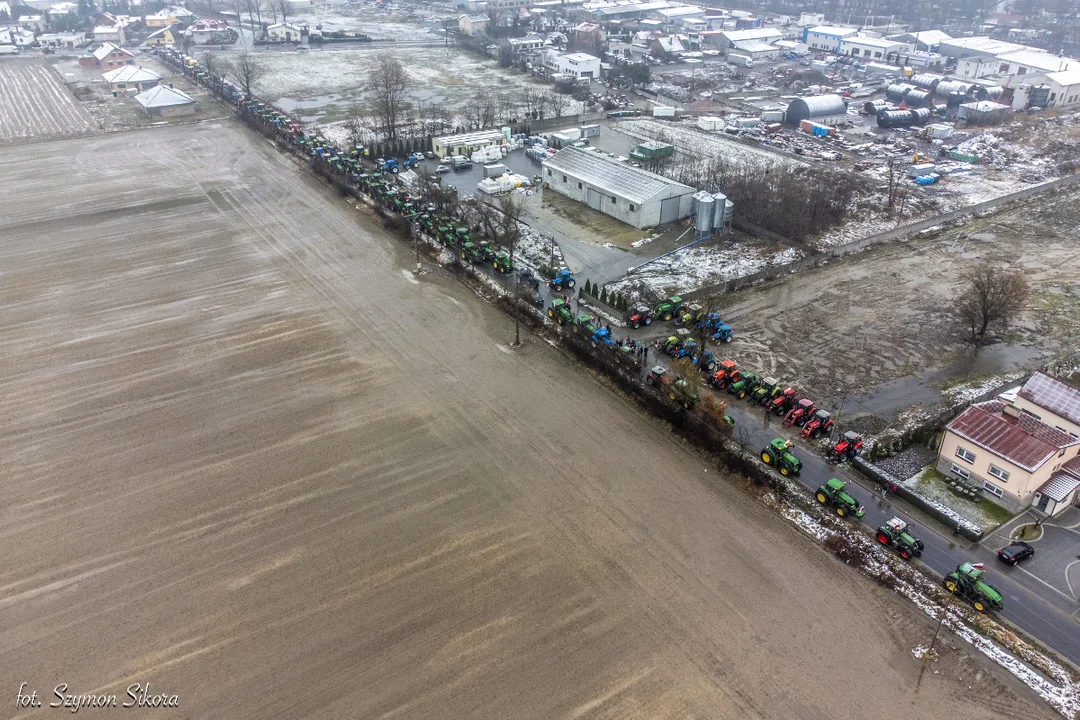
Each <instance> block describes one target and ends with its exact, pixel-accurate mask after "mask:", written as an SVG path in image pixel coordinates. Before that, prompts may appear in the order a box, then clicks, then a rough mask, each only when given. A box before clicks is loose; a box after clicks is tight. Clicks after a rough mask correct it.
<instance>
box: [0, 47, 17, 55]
mask: <svg viewBox="0 0 1080 720" xmlns="http://www.w3.org/2000/svg"><path fill="white" fill-rule="evenodd" d="M18 54H19V48H17V47H15V46H14V45H0V55H18Z"/></svg>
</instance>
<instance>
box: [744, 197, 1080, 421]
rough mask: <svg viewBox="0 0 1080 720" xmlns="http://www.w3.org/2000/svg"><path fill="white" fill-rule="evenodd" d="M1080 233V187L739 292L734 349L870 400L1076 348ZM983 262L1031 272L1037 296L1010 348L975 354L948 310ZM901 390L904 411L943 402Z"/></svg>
mask: <svg viewBox="0 0 1080 720" xmlns="http://www.w3.org/2000/svg"><path fill="white" fill-rule="evenodd" d="M1078 228H1080V190H1071V191H1069V192H1066V193H1059V194H1057V195H1052V196H1046V197H1042V198H1036V199H1034V200H1033V201H1031V202H1029V203H1027V204H1025V205H1023V206H1020V207H1016V208H1013V209H1010V210H1007V211H1005V212H1002V213H999V214H996V215H993V216H991V217H987V218H982V219H976V220H973V221H972V222H970V223H968V224H967V225H965V226H963V227H962V228H958V229H955V230H949V231H947V232H943V233H941V234H940V235H938V236H937V237H933V238H923V239H919V238H916V239H910V240H907V241H903V242H898V243H895V244H891V245H884V246H878V247H876V248H874V249H872V250H869V251H867V252H864V253H861V254H859V255H855V256H852V257H848V258H845V259H844V260H842V261H839V262H834V263H831V264H829V265H825V266H822V267H819V268H816V269H813V270H807V271H804V272H800V273H797V274H795V275H791V276H788V277H786V278H784V279H783V280H781V281H778V282H775V283H770V284H768V285H764V286H759V287H755V288H750V289H747V290H742V291H739V292H737V293H733V294H730V295H728V296H726V297H724V298H722V301H723V302H724V303H725V309H724V313H723V316H724V319H725V320H726V321H727V322H728V323H729V324H731V325H732V327H734V328H736V329H737V331H736V336H737V337H736V340H735V342H733V343H732V344H731V345H730V346H728V347H727V348H725V351H730V354H731V355H732V356H733V357H735V358H736V359H737V360H739V361H740V362H743V363H746V364H747V365H749V366H750V367H756V368H760V369H762V370H764V371H767V372H768V374H772V375H776V376H777V377H780V378H783V380H784V381H785V382H790V383H794V384H796V385H798V386H799V387H801V388H803V389H805V390H806V391H807V392H808V393H811V394H817V395H819V396H822V397H831V398H834V399H835V398H836V397H837V395H838V393H836V389H842V391H844V392H847V393H849V395H850V394H859V393H866V392H869V391H870V390H872V389H874V388H876V387H880V386H882V385H886V384H888V383H890V382H893V381H897V380H898V379H899V378H902V377H906V376H912V375H914V376H918V377H919V378H923V379H927V380H932V379H935V378H937V379H939V380H941V381H942V382H947V378H948V377H951V376H970V375H976V376H978V375H991V374H995V373H1000V372H1004V371H1008V370H1011V369H1014V368H1015V367H1017V366H1023V365H1024V364H1034V363H1037V362H1038V361H1040V360H1046V359H1050V358H1052V357H1054V356H1056V355H1058V354H1059V353H1069V352H1075V351H1076V348H1077V347H1080V283H1078V279H1077V274H1076V263H1077V260H1078V259H1080V251H1078V249H1077V247H1078V246H1077V240H1078V239H1080V230H1078ZM980 261H990V262H994V263H997V264H1001V265H1004V266H1009V267H1015V268H1020V269H1022V270H1023V271H1024V274H1025V276H1026V277H1027V279H1028V281H1029V283H1030V286H1031V292H1032V295H1031V298H1030V303H1029V307H1028V309H1027V311H1026V312H1025V313H1024V314H1023V316H1022V317H1021V318H1020V319H1019V320H1018V321H1017V322H1014V323H1013V325H1012V327H1010V328H1009V330H1008V332H1007V334H1006V335H1005V336H1004V337H1003V339H1004V341H1005V343H1006V344H1001V343H999V344H997V345H993V346H990V347H987V348H983V349H981V350H979V351H978V352H975V351H974V350H973V349H972V348H971V346H970V345H969V344H968V343H967V342H966V340H965V337H964V330H963V328H962V327H961V326H960V324H959V323H958V322H957V321H956V319H955V318H954V317H952V316H951V315H950V313H949V312H948V308H949V307H950V299H951V298H952V297H953V295H954V293H956V292H957V291H958V288H959V285H960V283H959V279H958V278H959V274H960V273H961V272H962V271H963V269H964V268H965V267H967V266H969V265H970V264H972V263H975V262H980ZM901 385H903V383H901ZM896 390H897V391H898V393H894V394H897V397H896V398H893V400H892V401H891V402H892V403H893V404H894V405H895V406H896V407H895V408H894V409H901V408H903V407H904V406H906V405H907V404H910V403H912V402H919V401H925V400H927V399H931V398H930V397H929V396H928V395H926V393H925V392H922V391H918V390H917V389H914V388H905V387H898V388H896ZM931 394H932V393H931ZM905 400H906V401H907V402H904V401H905ZM864 409H865V410H875V408H874V407H867V408H864Z"/></svg>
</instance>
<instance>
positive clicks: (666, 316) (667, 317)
mask: <svg viewBox="0 0 1080 720" xmlns="http://www.w3.org/2000/svg"><path fill="white" fill-rule="evenodd" d="M670 319H671V313H669V312H666V313H664V320H670Z"/></svg>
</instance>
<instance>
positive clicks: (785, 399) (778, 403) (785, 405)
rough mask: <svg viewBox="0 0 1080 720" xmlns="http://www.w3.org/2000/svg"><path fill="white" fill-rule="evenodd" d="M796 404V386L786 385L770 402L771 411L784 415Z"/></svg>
mask: <svg viewBox="0 0 1080 720" xmlns="http://www.w3.org/2000/svg"><path fill="white" fill-rule="evenodd" d="M794 406H795V388H793V387H786V388H784V389H783V390H781V391H780V394H779V395H777V396H776V397H774V398H773V399H772V400H771V401H770V402H769V411H770V412H772V413H774V414H776V415H783V414H785V413H786V412H787V411H788V410H790V409H791V408H793V407H794Z"/></svg>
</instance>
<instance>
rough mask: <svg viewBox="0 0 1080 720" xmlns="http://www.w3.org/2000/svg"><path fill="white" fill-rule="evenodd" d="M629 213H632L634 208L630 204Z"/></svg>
mask: <svg viewBox="0 0 1080 720" xmlns="http://www.w3.org/2000/svg"><path fill="white" fill-rule="evenodd" d="M630 212H634V206H633V204H631V205H630Z"/></svg>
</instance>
